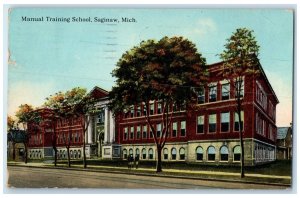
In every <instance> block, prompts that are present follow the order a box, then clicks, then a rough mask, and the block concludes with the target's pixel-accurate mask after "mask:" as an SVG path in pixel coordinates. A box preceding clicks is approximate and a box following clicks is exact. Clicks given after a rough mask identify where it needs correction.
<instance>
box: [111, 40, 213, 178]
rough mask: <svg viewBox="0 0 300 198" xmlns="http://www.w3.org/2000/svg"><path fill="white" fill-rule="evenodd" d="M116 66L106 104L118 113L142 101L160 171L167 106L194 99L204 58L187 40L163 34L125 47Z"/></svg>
mask: <svg viewBox="0 0 300 198" xmlns="http://www.w3.org/2000/svg"><path fill="white" fill-rule="evenodd" d="M116 66H117V68H116V69H114V70H113V72H112V75H113V77H115V78H116V86H114V87H113V88H112V91H111V92H110V94H109V98H110V104H109V107H110V109H111V110H112V111H113V112H114V113H115V114H118V113H121V112H124V109H125V110H128V109H130V108H131V106H132V105H137V104H144V105H145V107H146V115H145V121H146V122H147V124H148V126H149V127H150V131H151V133H152V135H153V137H154V142H155V144H156V147H157V156H158V157H157V164H156V171H157V172H161V171H162V165H161V151H162V149H163V148H164V145H165V143H166V140H167V137H168V134H169V128H170V124H171V122H172V118H173V113H174V111H170V109H172V106H173V105H174V106H182V105H184V106H185V105H187V104H190V101H192V100H193V99H195V97H196V90H195V87H200V86H201V85H202V84H203V83H204V82H205V80H206V74H207V73H206V60H205V59H204V58H203V57H202V55H201V54H200V53H198V52H197V49H196V47H195V44H193V43H192V42H190V41H189V40H187V39H184V38H182V37H172V38H168V37H164V38H162V39H161V40H159V41H154V40H147V41H142V42H141V43H140V45H139V46H135V47H133V48H132V49H130V50H129V51H126V52H125V53H124V54H123V55H122V57H121V58H120V59H119V61H118V62H117V65H116ZM154 100H156V101H159V102H160V103H161V106H162V114H161V123H162V129H161V135H160V136H159V137H158V136H157V134H156V129H155V127H154V120H153V119H152V118H151V116H149V104H150V101H154Z"/></svg>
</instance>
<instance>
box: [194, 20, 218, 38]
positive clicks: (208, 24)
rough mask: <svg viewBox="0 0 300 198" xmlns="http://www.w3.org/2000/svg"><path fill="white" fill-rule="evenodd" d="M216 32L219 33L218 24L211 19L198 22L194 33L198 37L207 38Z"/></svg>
mask: <svg viewBox="0 0 300 198" xmlns="http://www.w3.org/2000/svg"><path fill="white" fill-rule="evenodd" d="M215 31H217V26H216V23H215V22H214V21H213V20H212V19H210V18H203V19H199V20H198V22H197V23H196V27H195V29H194V30H193V31H192V32H193V33H194V34H197V35H198V36H205V35H208V34H210V33H213V32H215Z"/></svg>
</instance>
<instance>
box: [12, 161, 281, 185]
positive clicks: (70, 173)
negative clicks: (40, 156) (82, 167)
mask: <svg viewBox="0 0 300 198" xmlns="http://www.w3.org/2000/svg"><path fill="white" fill-rule="evenodd" d="M8 187H16V188H45V187H49V188H54V187H59V188H102V189H103V188H128V189H212V188H230V189H279V188H285V187H279V186H269V185H257V184H242V183H228V182H220V181H205V180H193V179H179V178H168V177H151V176H138V175H129V174H115V173H101V172H90V171H76V170H64V169H51V168H32V167H18V166H8Z"/></svg>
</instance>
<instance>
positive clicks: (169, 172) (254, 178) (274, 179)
mask: <svg viewBox="0 0 300 198" xmlns="http://www.w3.org/2000/svg"><path fill="white" fill-rule="evenodd" d="M7 165H12V166H25V167H36V168H56V169H70V170H78V171H98V172H107V173H110V172H111V173H119V174H135V175H148V176H158V177H176V178H187V179H199V180H203V179H204V180H217V181H228V182H245V183H258V184H266V185H284V186H290V185H291V177H290V176H279V175H263V174H251V173H249V174H247V173H246V174H245V178H243V179H241V178H240V173H232V172H219V171H214V172H213V171H198V170H179V169H166V168H165V169H163V172H162V173H156V170H155V169H151V168H138V169H135V168H133V169H128V168H127V167H113V166H100V165H88V166H87V168H86V169H84V168H83V167H82V165H75V164H71V168H68V167H67V166H66V164H59V163H58V164H57V166H56V167H55V166H54V165H53V164H46V163H27V164H25V163H24V162H7Z"/></svg>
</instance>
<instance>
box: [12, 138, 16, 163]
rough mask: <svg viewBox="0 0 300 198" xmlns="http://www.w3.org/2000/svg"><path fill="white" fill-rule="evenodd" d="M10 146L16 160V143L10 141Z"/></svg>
mask: <svg viewBox="0 0 300 198" xmlns="http://www.w3.org/2000/svg"><path fill="white" fill-rule="evenodd" d="M12 146H13V160H14V161H15V160H16V143H14V142H13V143H12Z"/></svg>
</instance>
